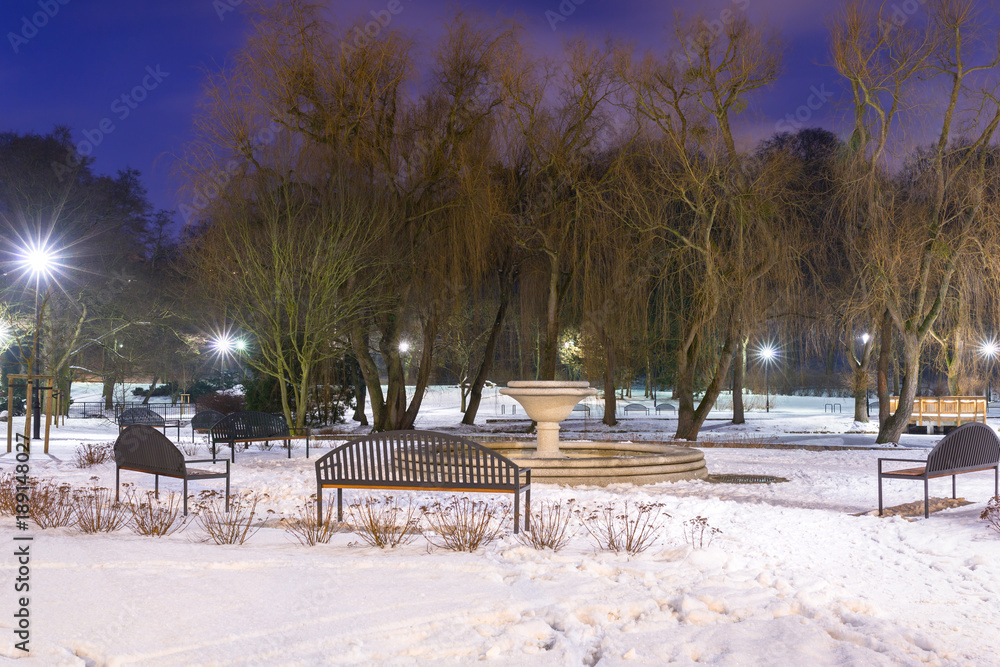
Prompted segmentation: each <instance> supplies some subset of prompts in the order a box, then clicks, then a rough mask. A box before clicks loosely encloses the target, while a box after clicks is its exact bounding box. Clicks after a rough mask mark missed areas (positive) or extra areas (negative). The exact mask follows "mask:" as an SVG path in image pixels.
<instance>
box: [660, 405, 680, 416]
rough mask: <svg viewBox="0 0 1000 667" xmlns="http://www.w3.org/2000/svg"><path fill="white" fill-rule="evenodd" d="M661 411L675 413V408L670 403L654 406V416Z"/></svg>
mask: <svg viewBox="0 0 1000 667" xmlns="http://www.w3.org/2000/svg"><path fill="white" fill-rule="evenodd" d="M662 410H670V411H671V412H677V407H676V406H674V405H673V404H671V403H660V404H659V405H657V406H656V414H660V412H661V411H662Z"/></svg>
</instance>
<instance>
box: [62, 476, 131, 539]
mask: <svg viewBox="0 0 1000 667" xmlns="http://www.w3.org/2000/svg"><path fill="white" fill-rule="evenodd" d="M73 510H74V511H75V512H76V525H77V527H78V528H79V529H80V530H82V531H83V532H85V533H110V532H112V531H115V530H119V529H120V528H123V527H124V526H125V524H127V523H128V521H129V518H130V514H131V513H130V512H129V509H128V506H127V505H125V504H124V503H120V502H118V501H117V500H115V498H114V493H113V492H112V491H111V489H106V488H104V487H96V486H93V487H90V488H89V489H81V490H78V491H76V492H75V493H74V494H73Z"/></svg>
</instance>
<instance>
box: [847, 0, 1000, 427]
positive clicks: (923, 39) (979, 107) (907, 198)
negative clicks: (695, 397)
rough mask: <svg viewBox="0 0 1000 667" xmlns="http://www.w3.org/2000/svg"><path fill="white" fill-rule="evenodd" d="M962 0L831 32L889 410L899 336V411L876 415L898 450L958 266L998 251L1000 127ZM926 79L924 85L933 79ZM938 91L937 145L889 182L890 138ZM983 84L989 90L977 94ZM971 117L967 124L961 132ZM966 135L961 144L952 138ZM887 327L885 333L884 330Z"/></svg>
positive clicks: (876, 15)
mask: <svg viewBox="0 0 1000 667" xmlns="http://www.w3.org/2000/svg"><path fill="white" fill-rule="evenodd" d="M984 25H985V23H984V21H983V20H982V19H981V17H979V16H977V12H976V9H975V4H974V3H972V2H970V1H968V0H939V1H937V2H932V3H928V20H927V22H926V24H925V25H923V26H917V25H913V26H910V25H906V26H896V25H894V24H893V23H892V22H891V21H890V20H889V18H888V9H887V8H886V7H882V8H874V9H872V8H870V7H869V6H867V5H865V4H863V3H860V2H856V3H852V4H850V5H848V6H847V7H846V8H845V9H844V10H843V11H842V12H841V14H840V16H839V17H838V19H837V21H836V22H835V23H834V25H833V29H832V46H833V63H834V66H835V67H836V68H837V71H838V72H839V73H840V75H841V76H842V77H843V78H844V79H845V80H846V81H847V83H848V84H849V86H850V89H851V93H852V105H853V119H852V121H853V132H852V136H851V140H850V142H849V151H850V153H849V156H848V159H847V160H845V161H844V162H845V163H844V167H843V169H844V170H843V173H842V174H841V176H840V182H841V187H840V190H841V198H842V200H843V201H844V202H845V205H843V206H841V207H840V208H841V210H842V211H843V212H844V213H845V214H846V215H848V216H849V217H848V218H847V221H846V222H847V224H846V225H845V228H846V229H847V230H848V232H849V233H850V234H851V237H850V244H849V246H848V251H849V252H851V253H854V254H856V255H857V261H856V262H855V265H856V266H858V267H861V274H860V276H859V277H860V279H861V280H863V281H864V283H865V287H866V293H867V294H868V295H870V296H869V298H870V304H871V305H870V310H871V311H873V312H880V313H882V314H883V317H882V321H883V324H882V326H881V327H880V329H881V331H880V335H881V346H880V357H879V364H878V373H879V383H878V388H879V394H880V396H879V397H880V405H881V406H887V405H888V395H887V393H888V392H887V384H888V383H887V382H886V381H885V377H886V375H887V373H888V368H889V363H890V361H891V357H892V355H893V354H894V351H893V347H894V345H893V339H894V338H895V339H898V341H899V347H900V350H901V352H900V354H901V360H900V361H901V366H902V383H901V386H900V389H899V403H898V407H897V409H896V411H895V412H894V413H892V414H888V410H887V409H884V408H883V410H882V411H880V427H879V433H878V436H877V442H880V443H887V442H893V443H895V442H898V440H899V436H900V435H901V434H902V432H903V430H904V429H905V427H906V425H907V423H908V422H909V418H910V413H911V412H912V409H913V400H914V397H915V396H916V392H917V386H918V382H919V377H920V372H921V368H920V365H921V359H922V357H923V353H924V348H925V345H926V343H927V341H928V340H929V339H930V336H931V332H932V331H933V329H934V326H935V324H936V322H937V321H938V319H939V318H940V316H941V314H942V312H943V311H944V309H945V306H946V303H947V301H948V300H949V298H951V295H952V294H953V289H954V288H955V287H956V286H957V285H956V283H955V282H954V279H955V278H956V274H957V272H959V271H960V267H961V265H962V264H965V263H971V264H970V266H978V267H979V269H978V270H980V271H984V272H990V273H995V271H996V266H995V265H996V262H995V259H994V258H995V257H996V256H997V249H996V248H994V247H992V245H991V244H992V243H993V242H995V240H994V236H995V235H994V234H993V231H992V227H994V226H995V223H994V222H993V221H992V220H990V219H989V217H988V216H987V215H986V213H987V209H988V206H989V205H990V204H989V197H988V194H989V193H990V191H991V190H992V187H993V186H992V185H991V182H992V181H993V180H994V179H995V173H994V170H992V169H990V168H989V167H990V162H991V160H990V156H991V154H992V151H991V143H992V142H993V141H994V138H995V134H996V130H997V126H998V125H1000V106H998V104H997V102H996V96H995V94H994V91H993V88H992V85H993V84H991V83H990V81H989V75H990V73H992V72H995V68H996V65H997V62H998V60H997V58H998V53H997V51H996V47H995V45H993V46H991V47H989V48H987V49H985V50H984V49H983V48H981V43H980V39H981V37H982V36H983V33H982V30H983V29H984V28H983V26H984ZM928 82H929V83H928ZM938 83H939V84H940V85H941V86H942V90H943V92H944V95H940V96H939V97H938V99H940V100H942V101H941V102H940V103H939V104H937V105H935V107H934V109H933V112H928V111H927V110H926V109H924V108H921V111H920V118H921V119H922V120H924V121H926V120H927V119H928V118H931V117H934V118H935V122H937V127H936V130H934V134H935V135H936V139H935V141H934V143H933V145H932V147H931V148H930V149H929V151H928V152H927V153H926V155H925V156H923V157H921V158H920V162H921V165H920V168H919V169H918V170H916V171H915V173H913V174H912V178H910V180H909V182H902V181H901V179H900V178H898V177H894V176H893V175H892V174H891V166H892V162H893V160H894V159H895V156H894V155H893V153H892V147H893V139H894V138H895V135H894V132H895V131H896V129H897V128H899V127H901V126H902V127H905V125H906V121H908V120H910V119H909V118H908V117H907V116H906V115H905V112H906V111H907V109H908V106H909V104H910V101H911V100H913V98H914V95H915V93H916V92H917V91H919V90H920V89H921V87H924V86H927V85H935V84H938ZM984 86H985V87H984ZM963 116H967V117H969V118H970V119H971V122H970V123H969V124H968V125H966V126H965V127H959V125H958V124H959V120H960V119H961V118H962V117H963ZM963 130H964V131H965V132H964V134H965V136H964V137H963V139H962V140H961V141H957V139H958V137H959V136H961V135H962V134H963ZM890 327H891V329H892V330H891V331H890V330H889V329H890Z"/></svg>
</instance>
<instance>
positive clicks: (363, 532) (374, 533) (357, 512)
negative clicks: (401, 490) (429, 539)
mask: <svg viewBox="0 0 1000 667" xmlns="http://www.w3.org/2000/svg"><path fill="white" fill-rule="evenodd" d="M347 513H348V515H349V516H350V522H351V524H352V528H351V529H352V530H353V531H354V532H356V533H357V534H358V536H359V537H360V538H361V539H362V540H364V541H365V542H367V543H368V545H369V546H373V547H378V548H379V549H386V548H389V549H391V548H393V547H396V546H399V545H401V544H409V543H410V542H412V541H413V538H414V537H415V536H416V534H417V533H418V532H419V529H418V525H417V524H418V516H417V509H416V508H415V507H414V506H413V503H412V502H409V503H407V504H406V507H403V506H402V505H400V504H399V502H398V501H397V500H396V499H395V498H394V497H393V496H385V497H384V498H377V497H374V496H367V497H366V498H365V499H364V500H361V501H358V502H354V503H351V504H350V505H348V506H347Z"/></svg>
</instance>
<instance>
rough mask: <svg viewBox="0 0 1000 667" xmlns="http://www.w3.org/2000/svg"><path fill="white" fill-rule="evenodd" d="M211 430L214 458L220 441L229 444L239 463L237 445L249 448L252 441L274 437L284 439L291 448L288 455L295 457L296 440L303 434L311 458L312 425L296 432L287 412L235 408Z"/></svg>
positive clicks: (233, 456)
mask: <svg viewBox="0 0 1000 667" xmlns="http://www.w3.org/2000/svg"><path fill="white" fill-rule="evenodd" d="M210 433H211V440H212V458H213V459H214V458H215V456H216V451H215V450H216V446H217V445H225V446H226V447H229V452H230V458H231V459H232V461H233V463H235V462H236V445H244V449H246V448H247V447H249V446H250V443H251V442H265V443H266V442H270V441H271V440H278V441H282V442H284V443H285V447H287V448H288V458H292V440H298V439H302V438H304V439H305V441H306V458H309V434H310V432H309V429H308V428H307V429H305V434H304V435H293V434H292V431H291V429H290V428H288V422H286V421H285V417H284V415H272V414H269V413H267V412H254V411H250V410H244V411H243V412H234V413H233V414H231V415H227V416H225V417H223V418H222V419H220V420H219V421H217V422H215V424H214V425H213V426H212V428H211V430H210Z"/></svg>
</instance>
